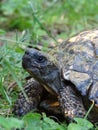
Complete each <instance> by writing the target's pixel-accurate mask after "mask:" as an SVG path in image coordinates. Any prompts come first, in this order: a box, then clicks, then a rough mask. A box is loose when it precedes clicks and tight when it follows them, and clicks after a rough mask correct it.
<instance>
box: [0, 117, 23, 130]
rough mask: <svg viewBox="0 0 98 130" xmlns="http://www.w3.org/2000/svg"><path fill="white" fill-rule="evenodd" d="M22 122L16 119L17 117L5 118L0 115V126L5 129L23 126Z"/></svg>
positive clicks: (9, 129)
mask: <svg viewBox="0 0 98 130" xmlns="http://www.w3.org/2000/svg"><path fill="white" fill-rule="evenodd" d="M23 125H24V122H23V121H22V120H18V119H17V118H13V117H10V118H5V117H2V116H0V126H2V127H3V128H5V130H11V129H12V128H19V129H20V128H23Z"/></svg>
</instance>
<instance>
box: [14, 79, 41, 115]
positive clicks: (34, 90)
mask: <svg viewBox="0 0 98 130" xmlns="http://www.w3.org/2000/svg"><path fill="white" fill-rule="evenodd" d="M24 91H25V93H26V95H27V97H28V100H26V98H25V97H24V95H23V93H22V92H20V93H19V96H18V99H17V101H16V103H15V105H14V109H13V113H14V114H15V115H18V116H23V115H25V114H26V113H28V112H30V111H31V110H33V111H35V110H37V107H38V105H39V102H40V100H41V96H42V93H43V87H42V86H41V85H40V84H39V83H38V82H37V81H35V80H33V79H32V78H31V79H29V80H28V82H27V83H26V85H25V88H24Z"/></svg>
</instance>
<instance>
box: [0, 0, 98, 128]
mask: <svg viewBox="0 0 98 130" xmlns="http://www.w3.org/2000/svg"><path fill="white" fill-rule="evenodd" d="M97 23H98V1H97V0H82V1H79V0H66V1H65V0H63V1H62V0H36V1H35V0H31V1H29V2H28V0H17V1H16V0H5V1H2V3H1V2H0V42H2V43H3V46H0V115H1V116H0V130H11V129H12V128H23V127H25V130H30V128H31V129H32V128H34V130H67V129H68V130H82V129H83V130H89V129H92V130H94V129H96V130H97V129H98V127H97V126H96V128H92V127H93V125H92V124H91V123H90V122H88V121H87V120H85V119H76V122H77V124H76V123H70V124H69V125H68V126H67V124H66V122H64V123H60V124H59V123H57V122H55V121H54V120H52V119H50V118H48V117H46V116H45V114H43V115H39V114H36V113H35V114H28V115H26V116H24V117H22V118H21V119H18V118H17V117H15V116H14V115H13V114H12V107H13V104H14V102H15V100H16V99H17V95H18V91H19V90H22V91H23V89H22V86H23V84H24V82H25V81H24V79H25V77H26V76H27V75H28V74H27V73H26V72H25V71H24V70H23V69H22V66H21V61H22V59H21V58H22V56H23V53H24V51H23V50H22V49H20V45H21V46H22V45H26V46H28V45H32V46H39V43H40V44H41V47H43V48H42V49H43V50H44V51H47V47H48V46H49V45H50V43H52V45H55V44H58V39H66V38H68V37H70V36H72V35H74V34H75V33H77V32H80V31H81V30H87V29H93V28H97ZM16 30H17V31H16ZM24 30H26V31H25V33H24ZM9 32H12V33H13V37H12V36H10V37H8V35H9ZM58 32H59V33H58ZM43 36H45V37H46V36H47V37H48V38H47V39H44V38H43ZM41 119H42V120H41ZM9 120H10V121H9ZM4 122H6V123H4ZM32 122H33V123H32ZM16 124H17V125H16ZM16 126H17V127H16Z"/></svg>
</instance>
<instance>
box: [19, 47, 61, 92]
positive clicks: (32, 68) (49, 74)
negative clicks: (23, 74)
mask: <svg viewBox="0 0 98 130" xmlns="http://www.w3.org/2000/svg"><path fill="white" fill-rule="evenodd" d="M52 59H53V58H50V55H49V54H47V53H44V52H41V51H39V50H36V49H33V48H28V49H27V50H26V52H25V54H24V56H23V59H22V65H23V68H24V69H25V70H26V71H28V72H29V73H30V75H31V76H32V77H33V78H34V79H35V80H37V81H38V82H39V83H41V84H42V85H43V86H44V87H45V89H46V90H47V91H49V92H50V93H52V94H58V92H59V88H60V84H61V83H60V72H59V69H58V68H59V67H58V66H57V64H56V63H54V62H53V60H52Z"/></svg>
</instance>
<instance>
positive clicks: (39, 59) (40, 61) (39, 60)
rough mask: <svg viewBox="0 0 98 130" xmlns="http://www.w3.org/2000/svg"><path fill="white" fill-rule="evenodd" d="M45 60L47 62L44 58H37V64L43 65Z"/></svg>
mask: <svg viewBox="0 0 98 130" xmlns="http://www.w3.org/2000/svg"><path fill="white" fill-rule="evenodd" d="M45 60H46V58H45V57H44V56H38V57H37V62H38V63H43V62H45Z"/></svg>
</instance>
